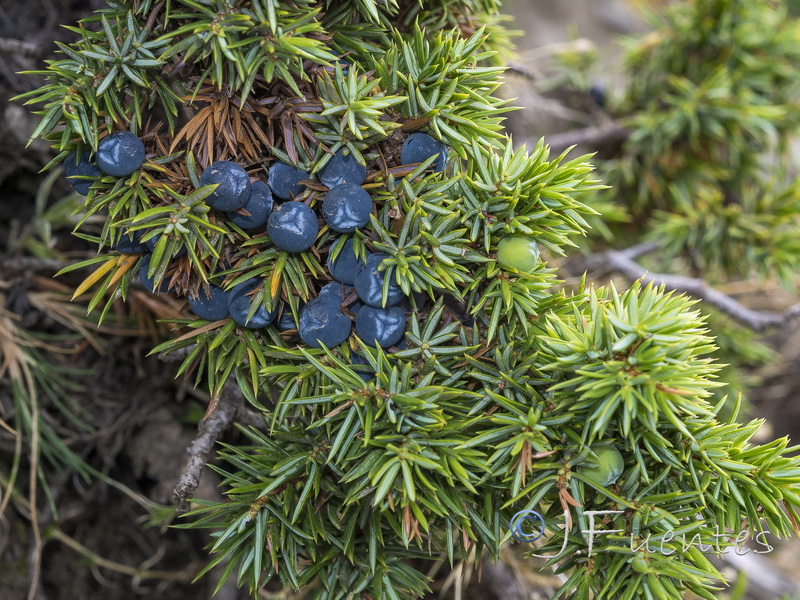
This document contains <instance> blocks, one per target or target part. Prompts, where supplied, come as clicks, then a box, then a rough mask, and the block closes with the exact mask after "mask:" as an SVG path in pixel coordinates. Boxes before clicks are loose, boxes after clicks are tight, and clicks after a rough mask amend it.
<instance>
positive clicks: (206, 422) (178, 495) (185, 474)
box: [173, 379, 245, 513]
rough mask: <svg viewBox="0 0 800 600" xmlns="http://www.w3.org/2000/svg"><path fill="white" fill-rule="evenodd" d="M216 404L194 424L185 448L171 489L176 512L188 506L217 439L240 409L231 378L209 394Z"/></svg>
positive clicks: (241, 400)
mask: <svg viewBox="0 0 800 600" xmlns="http://www.w3.org/2000/svg"><path fill="white" fill-rule="evenodd" d="M211 401H212V403H213V404H215V405H216V406H215V407H214V408H213V412H211V414H210V415H208V416H207V417H205V418H204V419H203V420H202V421H200V423H198V425H197V437H195V439H194V441H193V442H192V443H191V445H190V446H189V447H188V448H187V449H186V452H187V454H188V455H189V458H188V459H187V460H186V465H185V466H184V468H183V471H182V472H181V476H180V479H179V480H178V483H177V485H175V490H174V492H173V494H174V496H175V499H176V500H177V501H178V508H177V512H178V513H184V512H186V511H188V510H189V499H190V498H191V497H192V495H193V494H194V492H195V490H196V489H197V486H199V485H200V477H202V475H203V469H204V468H205V466H206V463H207V462H208V458H209V456H210V455H211V451H212V450H213V448H214V444H216V442H217V439H218V438H219V436H220V435H221V434H222V432H223V431H225V430H226V429H227V428H228V427H230V425H231V424H232V423H233V422H234V420H235V419H236V415H237V413H239V412H240V411H241V410H243V409H244V402H245V400H244V396H243V395H242V392H241V391H240V390H239V386H238V385H237V384H236V381H235V380H234V379H230V380H228V381H227V382H226V383H225V385H224V386H223V387H222V391H221V392H220V395H219V398H212V400H211Z"/></svg>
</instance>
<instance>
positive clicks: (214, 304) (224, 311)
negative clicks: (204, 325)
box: [189, 285, 230, 321]
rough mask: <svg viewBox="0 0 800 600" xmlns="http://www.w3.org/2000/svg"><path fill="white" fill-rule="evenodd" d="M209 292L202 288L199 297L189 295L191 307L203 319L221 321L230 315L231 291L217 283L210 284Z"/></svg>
mask: <svg viewBox="0 0 800 600" xmlns="http://www.w3.org/2000/svg"><path fill="white" fill-rule="evenodd" d="M208 291H209V294H206V290H205V289H204V288H202V287H201V288H200V290H199V292H198V295H197V298H192V297H191V296H189V308H191V309H192V312H193V313H194V314H196V315H197V316H198V317H200V318H201V319H204V320H206V321H219V320H220V319H225V318H227V317H228V314H229V311H228V299H229V296H230V293H229V292H226V291H225V290H223V289H222V288H221V287H217V286H216V285H211V286H209V290H208Z"/></svg>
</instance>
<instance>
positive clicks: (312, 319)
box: [298, 294, 353, 348]
mask: <svg viewBox="0 0 800 600" xmlns="http://www.w3.org/2000/svg"><path fill="white" fill-rule="evenodd" d="M298 329H299V333H300V338H301V339H302V340H303V341H304V342H305V343H306V344H308V345H309V346H311V347H312V348H321V347H322V344H325V346H326V347H328V348H332V347H334V346H338V345H339V344H341V343H342V342H344V341H345V340H346V339H347V338H348V337H349V336H350V332H351V331H352V329H353V322H352V321H351V320H350V319H349V318H348V317H347V315H345V314H344V313H343V312H342V303H341V302H340V301H339V300H338V299H337V298H336V295H335V294H323V295H320V296H318V297H316V298H314V299H313V300H311V301H309V303H308V304H306V305H305V307H304V308H303V310H302V312H301V313H300V323H299V328H298Z"/></svg>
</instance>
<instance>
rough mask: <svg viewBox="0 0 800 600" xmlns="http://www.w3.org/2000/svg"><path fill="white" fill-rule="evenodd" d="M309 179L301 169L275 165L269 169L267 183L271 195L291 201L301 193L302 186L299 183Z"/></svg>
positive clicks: (283, 164)
mask: <svg viewBox="0 0 800 600" xmlns="http://www.w3.org/2000/svg"><path fill="white" fill-rule="evenodd" d="M310 177H311V174H310V173H308V172H307V171H304V170H303V169H298V168H297V167H293V166H291V165H287V164H285V163H275V164H274V165H272V166H271V167H270V168H269V175H268V176H267V183H269V187H270V189H272V193H273V194H275V195H276V196H277V197H278V198H280V199H281V200H291V199H292V198H294V197H295V196H299V195H300V193H301V192H302V191H303V185H302V184H301V183H300V182H301V181H303V180H304V179H309V178H310Z"/></svg>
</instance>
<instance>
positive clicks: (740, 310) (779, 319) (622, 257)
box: [590, 243, 800, 331]
mask: <svg viewBox="0 0 800 600" xmlns="http://www.w3.org/2000/svg"><path fill="white" fill-rule="evenodd" d="M658 247H659V246H658V244H656V243H645V244H638V245H636V246H632V247H631V248H628V249H627V250H609V251H607V252H603V253H602V254H599V255H596V256H595V257H593V258H592V260H590V265H591V266H592V268H593V269H597V270H601V269H603V268H607V269H609V270H612V271H616V272H617V273H619V274H620V275H622V276H623V277H625V278H626V279H629V280H630V281H636V280H638V279H641V280H642V281H643V282H644V283H650V282H654V283H655V284H657V285H664V286H665V287H666V289H668V290H674V291H676V292H682V293H686V294H688V295H690V296H692V297H694V298H698V299H699V300H702V301H703V302H707V303H708V304H710V305H711V306H713V307H714V308H716V309H717V310H719V311H720V312H722V313H724V314H726V315H728V316H729V317H731V318H732V319H734V320H736V321H738V322H739V323H741V324H742V325H744V326H745V327H748V328H750V329H752V330H753V331H763V330H765V329H768V328H770V327H780V326H783V325H786V324H787V323H790V322H791V321H793V320H794V319H797V318H798V317H800V304H795V305H794V306H791V307H789V308H787V309H786V310H784V311H783V312H780V313H773V312H761V311H757V310H753V309H751V308H747V307H746V306H744V305H742V304H741V303H740V302H738V301H737V300H735V299H734V298H732V297H731V296H729V295H727V294H725V293H723V292H720V291H719V290H717V289H714V288H713V287H711V286H710V285H708V283H707V282H706V281H705V280H704V279H699V278H694V277H686V276H683V275H669V274H665V273H652V272H648V270H647V269H645V268H644V267H643V266H641V265H640V264H639V263H637V262H636V260H635V259H636V258H638V257H639V256H643V255H645V254H648V253H650V252H653V251H655V250H657V249H658Z"/></svg>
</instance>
